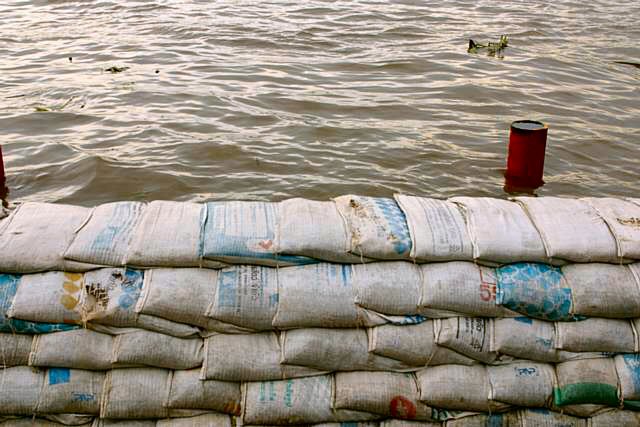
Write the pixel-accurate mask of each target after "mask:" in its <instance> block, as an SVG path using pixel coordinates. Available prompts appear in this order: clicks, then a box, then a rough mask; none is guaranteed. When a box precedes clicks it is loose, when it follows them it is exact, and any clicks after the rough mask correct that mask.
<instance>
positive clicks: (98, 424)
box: [92, 418, 156, 427]
mask: <svg viewBox="0 0 640 427" xmlns="http://www.w3.org/2000/svg"><path fill="white" fill-rule="evenodd" d="M116 426H117V427H156V420H109V419H102V418H96V419H95V420H93V424H92V427H116Z"/></svg>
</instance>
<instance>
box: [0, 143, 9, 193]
mask: <svg viewBox="0 0 640 427" xmlns="http://www.w3.org/2000/svg"><path fill="white" fill-rule="evenodd" d="M6 182H7V180H6V178H5V176H4V158H3V157H2V145H0V199H4V198H5V197H7V186H6Z"/></svg>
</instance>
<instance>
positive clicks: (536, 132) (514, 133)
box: [504, 120, 548, 191]
mask: <svg viewBox="0 0 640 427" xmlns="http://www.w3.org/2000/svg"><path fill="white" fill-rule="evenodd" d="M547 130H548V127H547V125H545V124H544V123H541V122H536V121H533V120H518V121H515V122H513V123H511V134H510V135H509V154H508V157H507V171H506V172H505V174H504V176H505V178H506V182H505V189H507V188H512V189H517V190H519V191H526V190H534V189H536V188H538V187H541V186H542V185H543V184H544V181H543V180H542V174H543V172H544V154H545V150H546V147H547Z"/></svg>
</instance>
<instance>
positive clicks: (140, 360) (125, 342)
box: [111, 330, 204, 369]
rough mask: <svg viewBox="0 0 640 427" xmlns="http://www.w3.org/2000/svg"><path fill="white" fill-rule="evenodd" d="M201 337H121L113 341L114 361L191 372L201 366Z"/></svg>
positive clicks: (152, 334)
mask: <svg viewBox="0 0 640 427" xmlns="http://www.w3.org/2000/svg"><path fill="white" fill-rule="evenodd" d="M203 348H204V342H203V340H202V339H201V338H176V337H172V336H170V335H164V334H160V333H157V332H151V331H142V330H141V331H136V332H131V333H126V334H120V335H118V336H116V337H115V339H114V341H113V356H112V360H111V361H112V362H113V363H118V364H122V365H134V366H135V365H143V366H153V367H157V368H169V369H191V368H196V367H198V366H201V365H202V361H203V359H204V353H203Z"/></svg>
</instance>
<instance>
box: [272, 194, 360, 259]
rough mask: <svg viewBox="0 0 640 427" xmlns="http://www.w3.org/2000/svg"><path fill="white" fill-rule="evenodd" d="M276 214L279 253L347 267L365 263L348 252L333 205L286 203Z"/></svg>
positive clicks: (281, 205)
mask: <svg viewBox="0 0 640 427" xmlns="http://www.w3.org/2000/svg"><path fill="white" fill-rule="evenodd" d="M278 212H279V220H278V221H277V222H278V227H277V233H276V241H277V247H276V250H277V252H278V253H282V254H286V255H302V256H306V257H310V258H314V259H318V260H323V261H329V262H339V263H347V264H349V263H359V262H362V261H366V259H363V258H362V257H360V256H358V255H353V254H351V253H349V252H348V251H349V249H350V248H349V244H348V243H349V241H348V238H347V230H346V228H345V224H344V222H343V221H342V218H341V217H340V213H339V212H338V209H337V207H336V204H335V203H334V202H333V201H329V202H319V201H315V200H307V199H299V198H296V199H288V200H284V201H282V202H280V203H279V205H278Z"/></svg>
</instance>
